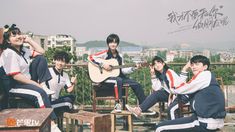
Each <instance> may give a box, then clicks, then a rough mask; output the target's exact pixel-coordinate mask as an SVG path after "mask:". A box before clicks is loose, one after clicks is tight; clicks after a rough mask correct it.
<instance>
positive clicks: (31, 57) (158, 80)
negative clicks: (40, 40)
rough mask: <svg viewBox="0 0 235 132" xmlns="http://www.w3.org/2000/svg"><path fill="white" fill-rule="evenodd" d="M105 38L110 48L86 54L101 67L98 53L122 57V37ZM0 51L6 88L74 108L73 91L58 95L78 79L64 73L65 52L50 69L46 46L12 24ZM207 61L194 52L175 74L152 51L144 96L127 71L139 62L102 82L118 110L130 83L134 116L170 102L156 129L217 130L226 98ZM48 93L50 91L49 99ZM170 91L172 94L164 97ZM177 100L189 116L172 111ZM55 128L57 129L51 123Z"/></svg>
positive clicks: (39, 103)
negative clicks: (8, 82) (134, 99)
mask: <svg viewBox="0 0 235 132" xmlns="http://www.w3.org/2000/svg"><path fill="white" fill-rule="evenodd" d="M23 43H28V44H29V45H30V46H31V47H32V48H33V50H32V51H31V50H29V49H27V48H24V47H23V45H22V44H23ZM106 43H107V47H108V49H107V50H105V51H101V52H99V53H96V54H93V55H90V56H89V60H90V61H91V62H92V63H94V64H95V65H97V66H99V67H100V68H102V69H105V70H107V71H111V70H112V66H111V65H110V64H105V63H102V62H101V61H100V58H101V59H105V60H107V59H116V60H117V61H118V64H119V65H124V59H123V57H122V55H121V54H120V53H119V52H118V50H117V48H118V45H119V43H120V39H119V37H118V35H116V34H110V35H109V36H108V37H107V39H106ZM0 51H1V56H0V66H1V71H3V72H5V74H6V75H7V77H10V78H11V79H12V80H13V81H12V83H11V88H10V89H9V93H10V94H12V95H13V96H19V97H23V98H26V99H29V100H32V101H34V102H35V104H36V105H37V106H38V107H40V108H45V107H46V108H59V107H60V108H61V106H63V107H62V110H65V109H68V110H71V109H72V108H73V105H72V104H73V102H74V100H75V96H73V95H69V96H65V97H59V93H60V90H61V88H63V87H64V88H65V89H66V90H67V91H68V92H71V91H72V90H73V88H74V84H75V83H76V77H72V79H71V81H70V79H69V76H68V74H67V73H65V72H64V71H63V68H64V67H65V65H66V63H68V62H69V57H68V54H67V53H65V52H59V53H57V54H56V55H55V56H54V61H55V66H54V67H52V68H49V69H48V67H47V62H46V60H45V58H44V57H43V56H42V54H43V53H44V50H43V49H42V48H41V47H40V46H39V45H38V44H37V43H35V42H34V41H33V40H32V39H31V38H30V37H27V36H25V35H21V32H20V29H19V28H17V27H16V25H12V26H10V27H9V26H6V27H5V31H4V33H3V42H2V44H1V50H0ZM209 66H210V62H209V59H208V58H206V57H205V56H202V55H196V56H194V57H192V58H191V59H190V61H189V62H188V63H187V64H186V65H185V66H184V67H183V69H182V71H181V74H180V75H178V74H177V73H175V72H174V71H173V70H171V69H170V68H169V67H168V66H167V64H166V63H165V62H164V61H163V59H162V58H160V57H158V56H155V57H154V58H153V60H152V64H151V65H150V74H151V82H152V88H153V92H152V94H150V95H149V96H147V97H146V96H145V94H144V90H143V88H142V86H141V85H140V84H139V83H138V82H136V81H134V80H133V79H130V78H128V77H127V76H125V74H129V73H131V72H133V71H135V70H136V69H138V68H139V65H138V64H137V65H136V67H135V68H133V67H129V68H122V69H120V75H119V76H118V77H109V78H108V79H106V80H105V81H104V82H102V84H103V85H111V87H113V88H114V89H117V90H114V91H116V92H115V95H116V97H117V98H116V105H115V110H116V111H118V112H120V111H121V110H122V107H121V104H122V87H123V84H128V85H129V86H130V87H131V88H132V90H133V92H134V94H135V95H136V96H137V98H138V101H139V104H140V105H139V106H137V107H130V106H129V105H126V108H127V109H128V110H129V111H130V112H132V113H133V114H134V115H135V116H140V115H141V113H143V112H145V111H147V110H148V109H149V108H150V107H151V106H153V105H154V104H156V103H157V102H162V101H163V102H168V109H169V110H168V111H169V112H168V113H169V120H167V121H163V122H161V123H159V124H157V125H156V132H162V131H216V130H217V129H220V128H222V127H223V123H224V118H225V115H226V112H225V100H224V96H223V93H222V91H221V89H220V87H219V84H218V83H217V81H216V79H215V77H214V75H213V74H212V73H211V72H210V71H208V68H209ZM189 69H191V70H192V73H193V77H192V78H191V79H190V80H189V81H187V79H188V70H189ZM47 94H51V95H52V96H51V97H52V99H51V100H50V99H49V96H48V95H47ZM169 95H173V96H170V97H171V98H168V97H169ZM179 95H180V96H179ZM178 100H181V101H182V102H183V103H185V104H188V105H190V106H191V109H192V111H193V114H192V116H189V117H179V116H178V115H177V114H176V113H177V112H176V111H177V110H178V108H179V105H178ZM64 106H66V107H64ZM54 110H55V111H56V109H54ZM51 119H52V120H55V119H56V114H55V113H54V112H53V113H52V114H51ZM54 126H55V125H54ZM52 129H53V128H52ZM53 131H59V130H58V128H56V126H55V127H54V129H53Z"/></svg>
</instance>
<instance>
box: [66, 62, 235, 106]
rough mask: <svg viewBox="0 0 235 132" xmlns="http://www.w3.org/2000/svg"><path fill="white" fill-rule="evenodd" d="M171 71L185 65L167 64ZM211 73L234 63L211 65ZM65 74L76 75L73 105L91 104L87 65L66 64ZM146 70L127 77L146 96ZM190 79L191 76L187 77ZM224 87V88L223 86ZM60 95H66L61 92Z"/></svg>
mask: <svg viewBox="0 0 235 132" xmlns="http://www.w3.org/2000/svg"><path fill="white" fill-rule="evenodd" d="M168 65H169V66H170V67H171V69H173V70H175V71H176V72H177V73H179V72H180V70H181V68H182V67H183V66H184V65H185V63H169V64H168ZM210 67H211V69H212V72H213V70H214V69H216V68H218V67H226V68H229V69H230V68H231V69H235V63H212V64H211V66H210ZM66 70H67V72H68V73H69V74H70V75H75V74H77V82H78V83H77V85H76V87H75V89H74V91H73V94H75V95H76V96H77V98H76V101H75V103H76V104H77V105H91V104H92V86H91V83H92V82H91V80H90V78H89V75H88V68H87V63H82V64H68V65H67V68H66ZM148 71H149V69H148V68H142V69H140V70H137V71H135V73H134V74H130V75H129V77H130V78H132V79H134V80H136V81H137V82H139V83H140V84H141V85H142V86H143V88H144V91H145V94H146V95H148V94H149V91H150V90H151V80H150V75H149V72H148ZM189 78H191V74H190V75H189ZM225 87H226V86H225ZM129 93H130V95H129V98H130V99H128V100H129V101H131V102H136V97H135V96H134V94H133V92H132V90H129ZM62 94H66V93H65V92H62Z"/></svg>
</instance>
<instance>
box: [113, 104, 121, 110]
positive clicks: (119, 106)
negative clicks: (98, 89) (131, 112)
mask: <svg viewBox="0 0 235 132" xmlns="http://www.w3.org/2000/svg"><path fill="white" fill-rule="evenodd" d="M114 111H115V112H122V106H121V104H120V103H117V104H116V105H115V106H114Z"/></svg>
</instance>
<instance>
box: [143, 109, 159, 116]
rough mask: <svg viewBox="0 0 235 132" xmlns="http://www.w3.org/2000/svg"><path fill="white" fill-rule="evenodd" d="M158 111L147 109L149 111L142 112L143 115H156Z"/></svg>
mask: <svg viewBox="0 0 235 132" xmlns="http://www.w3.org/2000/svg"><path fill="white" fill-rule="evenodd" d="M155 114H156V112H155V111H151V110H147V111H144V112H141V115H142V116H144V115H146V116H152V115H155Z"/></svg>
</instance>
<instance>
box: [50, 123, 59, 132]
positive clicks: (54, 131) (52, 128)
mask: <svg viewBox="0 0 235 132" xmlns="http://www.w3.org/2000/svg"><path fill="white" fill-rule="evenodd" d="M51 132H61V131H60V129H59V128H58V127H57V125H56V124H52V125H51Z"/></svg>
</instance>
